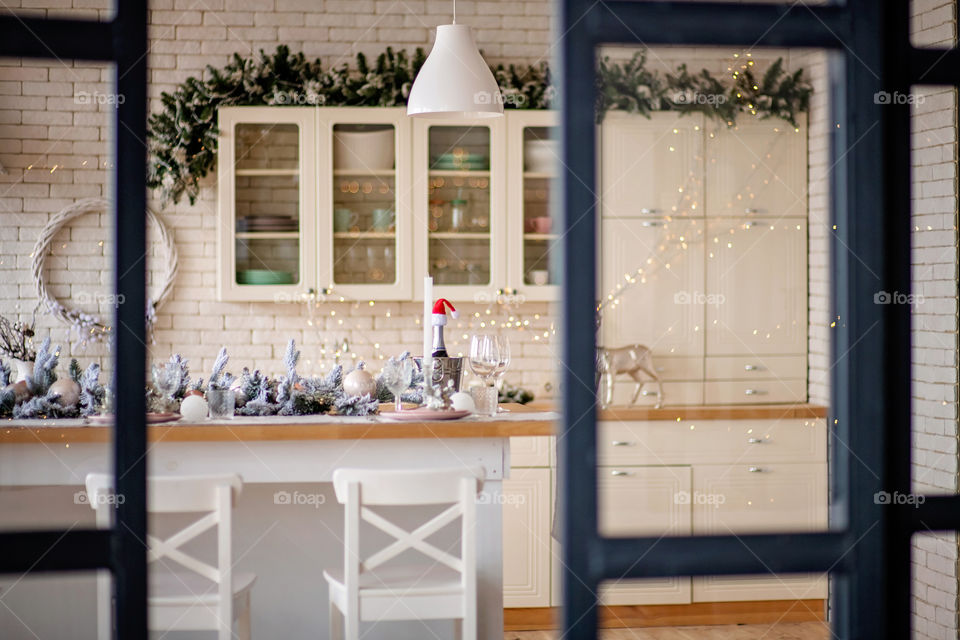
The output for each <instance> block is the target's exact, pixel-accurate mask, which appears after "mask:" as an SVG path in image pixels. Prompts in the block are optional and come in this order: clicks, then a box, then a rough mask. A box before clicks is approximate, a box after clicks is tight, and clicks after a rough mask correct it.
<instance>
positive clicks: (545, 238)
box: [523, 233, 560, 241]
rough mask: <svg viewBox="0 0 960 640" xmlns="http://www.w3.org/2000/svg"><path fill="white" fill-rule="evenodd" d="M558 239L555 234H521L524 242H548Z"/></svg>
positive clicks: (557, 235)
mask: <svg viewBox="0 0 960 640" xmlns="http://www.w3.org/2000/svg"><path fill="white" fill-rule="evenodd" d="M559 237H560V235H559V234H556V233H525V234H523V239H524V240H541V241H548V240H556V239H557V238H559Z"/></svg>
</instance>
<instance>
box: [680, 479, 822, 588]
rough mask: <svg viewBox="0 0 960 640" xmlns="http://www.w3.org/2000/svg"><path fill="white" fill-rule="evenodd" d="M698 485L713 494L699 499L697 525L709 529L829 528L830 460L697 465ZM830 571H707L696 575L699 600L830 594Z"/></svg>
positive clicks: (739, 531)
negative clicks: (752, 573)
mask: <svg viewBox="0 0 960 640" xmlns="http://www.w3.org/2000/svg"><path fill="white" fill-rule="evenodd" d="M693 488H694V492H696V493H697V494H699V495H702V496H706V497H707V498H710V499H709V500H707V499H705V500H703V501H701V502H700V503H697V502H695V503H694V504H693V530H694V532H695V533H698V534H703V535H709V534H715V535H732V534H745V533H773V532H781V531H818V530H825V529H826V528H827V500H828V495H827V465H826V463H824V462H808V463H761V462H757V463H752V464H751V463H746V462H737V463H735V464H722V465H720V464H718V465H697V466H694V468H693ZM826 591H827V590H826V577H825V576H819V575H813V574H802V575H794V574H791V575H782V576H780V575H766V576H707V577H703V578H695V579H694V580H693V600H694V602H711V601H734V600H776V599H783V600H788V599H809V598H824V597H826Z"/></svg>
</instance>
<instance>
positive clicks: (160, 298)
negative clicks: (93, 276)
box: [31, 198, 177, 342]
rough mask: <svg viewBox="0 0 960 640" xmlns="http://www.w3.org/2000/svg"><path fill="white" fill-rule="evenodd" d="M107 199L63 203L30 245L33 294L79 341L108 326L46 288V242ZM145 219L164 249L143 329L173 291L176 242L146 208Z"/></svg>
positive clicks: (105, 207)
mask: <svg viewBox="0 0 960 640" xmlns="http://www.w3.org/2000/svg"><path fill="white" fill-rule="evenodd" d="M110 209H111V207H110V201H109V200H107V199H105V198H85V199H83V200H78V201H76V202H74V203H73V204H70V205H67V206H66V207H64V208H63V209H62V210H61V211H60V212H59V213H57V214H55V215H54V216H53V217H52V218H50V221H49V222H47V224H46V226H45V227H44V228H43V229H41V231H40V237H39V238H37V244H36V245H34V247H33V254H32V255H33V265H32V269H31V271H32V273H33V280H34V283H35V284H36V287H37V298H38V299H39V300H40V303H41V304H42V305H43V306H45V307H46V308H47V311H48V312H49V313H50V314H52V315H53V316H55V317H56V318H58V319H59V320H61V321H62V322H64V323H66V324H68V325H70V327H71V328H73V329H75V330H76V331H77V332H78V333H79V335H80V340H81V342H86V341H88V340H94V341H97V340H101V339H102V338H104V337H105V336H107V335H109V334H110V327H109V326H108V325H105V324H104V323H103V322H102V321H101V320H100V318H99V317H98V316H96V315H94V314H92V313H86V312H84V311H80V310H79V309H72V308H70V307H67V306H64V304H63V303H61V302H60V301H59V300H57V298H56V296H54V295H53V294H52V293H51V292H50V290H49V289H48V288H47V283H46V282H45V281H44V278H45V275H46V262H47V257H48V256H49V254H50V245H51V244H52V243H53V239H54V237H55V236H56V235H57V233H59V232H60V230H61V229H63V228H64V227H65V226H67V225H68V224H69V223H70V222H71V221H73V220H74V219H76V218H79V217H81V216H84V215H87V214H88V213H101V212H107V211H110ZM147 220H148V221H149V222H152V223H153V224H154V226H156V227H157V230H158V231H159V233H160V242H161V243H162V244H163V247H164V249H165V255H164V256H163V258H164V263H163V277H162V280H161V283H162V285H161V287H160V291H159V292H158V294H157V295H156V297H152V296H150V297H148V298H147V309H146V319H147V331H148V333H149V331H150V330H151V329H152V328H153V323H154V321H155V320H156V310H157V308H159V307H160V305H162V304H163V303H164V302H165V301H166V300H167V298H169V297H170V294H171V293H172V292H173V281H174V278H176V275H177V246H176V244H175V243H174V241H173V235H172V234H171V233H170V230H169V229H168V228H167V226H166V225H165V224H164V223H163V220H162V219H161V218H160V216H158V215H157V214H155V213H154V212H153V211H151V210H150V209H147Z"/></svg>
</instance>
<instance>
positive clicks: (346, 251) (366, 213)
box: [333, 124, 397, 284]
mask: <svg viewBox="0 0 960 640" xmlns="http://www.w3.org/2000/svg"><path fill="white" fill-rule="evenodd" d="M395 150H396V131H395V129H394V126H393V125H356V124H338V125H336V126H334V128H333V239H334V240H333V241H334V245H333V246H334V251H333V254H334V255H333V260H334V262H333V281H334V283H336V284H390V283H394V282H396V280H397V220H396V215H397V190H396V175H395V174H396V170H395V155H396V151H395Z"/></svg>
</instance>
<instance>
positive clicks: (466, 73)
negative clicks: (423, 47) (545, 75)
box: [407, 0, 503, 119]
mask: <svg viewBox="0 0 960 640" xmlns="http://www.w3.org/2000/svg"><path fill="white" fill-rule="evenodd" d="M407 115H408V116H413V117H417V116H420V117H431V118H451V119H452V118H490V117H496V116H502V115H503V98H502V96H501V95H500V87H499V86H497V81H496V79H495V78H494V77H493V73H491V71H490V67H488V66H487V63H486V62H484V60H483V57H482V56H481V55H480V50H479V49H477V43H476V42H475V41H474V39H473V29H471V28H470V27H468V26H467V25H463V24H457V4H456V0H454V4H453V24H443V25H439V26H438V27H437V38H436V41H435V42H434V43H433V49H432V50H431V51H430V55H429V56H427V60H426V62H424V63H423V66H422V67H421V68H420V73H418V74H417V78H416V80H414V82H413V86H412V87H411V88H410V97H409V98H408V99H407Z"/></svg>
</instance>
